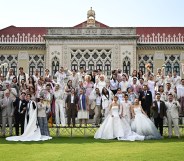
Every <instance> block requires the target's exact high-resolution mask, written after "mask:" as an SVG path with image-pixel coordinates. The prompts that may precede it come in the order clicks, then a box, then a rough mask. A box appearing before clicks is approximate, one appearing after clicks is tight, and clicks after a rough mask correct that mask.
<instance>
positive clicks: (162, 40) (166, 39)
mask: <svg viewBox="0 0 184 161" xmlns="http://www.w3.org/2000/svg"><path fill="white" fill-rule="evenodd" d="M137 43H138V44H184V35H183V34H182V33H178V34H173V35H172V34H168V35H167V34H165V33H157V34H155V33H152V34H147V35H145V34H142V35H140V37H139V39H138V41H137Z"/></svg>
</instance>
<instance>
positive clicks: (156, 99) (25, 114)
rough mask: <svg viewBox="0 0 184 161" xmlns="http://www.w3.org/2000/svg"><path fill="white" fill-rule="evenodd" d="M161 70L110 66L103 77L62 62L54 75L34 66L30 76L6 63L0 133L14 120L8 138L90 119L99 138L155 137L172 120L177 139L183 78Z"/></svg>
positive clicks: (0, 81) (0, 83)
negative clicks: (153, 70)
mask: <svg viewBox="0 0 184 161" xmlns="http://www.w3.org/2000/svg"><path fill="white" fill-rule="evenodd" d="M164 73H165V72H164V69H163V68H160V69H158V70H157V74H156V75H154V74H153V73H152V72H151V69H150V67H149V66H147V71H146V73H143V72H142V71H139V72H137V70H134V71H133V73H132V74H131V75H128V74H127V73H123V72H122V70H120V69H117V70H112V71H111V76H110V78H108V77H107V76H106V75H104V74H103V73H102V71H101V70H100V69H98V70H93V71H92V72H86V71H85V70H84V68H83V67H80V71H78V72H77V71H76V70H71V71H70V70H67V69H64V68H63V67H61V68H60V69H59V71H57V72H56V73H55V74H54V75H51V74H50V71H49V70H48V69H45V72H44V75H42V76H41V75H40V74H39V70H38V69H35V72H34V74H33V75H30V76H29V75H28V74H27V73H25V72H24V69H23V67H20V68H19V73H18V74H17V75H14V71H13V69H12V68H10V69H9V71H8V73H7V75H6V76H3V75H2V73H0V124H1V128H2V129H1V131H2V132H1V133H2V136H3V137H5V134H6V131H5V130H6V126H7V125H8V127H9V135H10V136H12V134H13V132H12V131H13V125H14V126H15V132H16V137H15V136H14V137H9V138H7V140H23V141H25V140H28V141H29V140H36V141H37V140H47V139H51V137H50V134H49V128H48V127H52V126H53V125H55V126H56V127H60V126H62V127H76V126H79V127H81V126H88V124H89V119H91V120H93V121H92V126H95V127H99V129H98V130H97V132H96V134H95V138H99V139H114V138H118V139H120V140H143V139H152V138H154V139H159V138H162V135H163V124H164V123H165V124H167V125H168V135H169V137H171V136H172V126H173V125H174V132H175V135H176V136H177V137H178V138H180V132H179V120H180V121H181V124H183V122H184V119H183V116H184V79H182V78H181V77H180V76H178V75H177V72H176V71H174V72H173V75H172V73H171V72H169V73H168V75H165V74H164ZM66 82H67V83H66ZM179 118H181V119H179ZM76 121H77V122H78V124H76ZM19 127H20V129H21V131H19ZM158 130H159V132H158ZM19 135H20V136H19Z"/></svg>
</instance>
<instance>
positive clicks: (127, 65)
mask: <svg viewBox="0 0 184 161" xmlns="http://www.w3.org/2000/svg"><path fill="white" fill-rule="evenodd" d="M123 72H124V73H126V74H129V75H130V58H129V57H127V56H126V57H125V58H124V60H123Z"/></svg>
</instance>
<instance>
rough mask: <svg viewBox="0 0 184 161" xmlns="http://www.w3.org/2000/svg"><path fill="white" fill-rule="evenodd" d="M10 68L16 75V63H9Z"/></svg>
mask: <svg viewBox="0 0 184 161" xmlns="http://www.w3.org/2000/svg"><path fill="white" fill-rule="evenodd" d="M11 68H12V69H13V71H14V75H17V63H15V62H13V63H11Z"/></svg>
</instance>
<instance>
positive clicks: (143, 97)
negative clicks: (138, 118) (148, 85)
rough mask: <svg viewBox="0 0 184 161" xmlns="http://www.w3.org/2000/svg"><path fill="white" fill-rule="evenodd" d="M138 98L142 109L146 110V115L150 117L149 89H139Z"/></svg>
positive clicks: (150, 99) (150, 97)
mask: <svg viewBox="0 0 184 161" xmlns="http://www.w3.org/2000/svg"><path fill="white" fill-rule="evenodd" d="M139 100H140V101H141V106H142V108H143V110H144V111H145V112H146V114H147V115H148V117H150V108H151V106H152V102H153V100H152V94H151V91H146V93H145V91H141V92H140V95H139Z"/></svg>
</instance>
